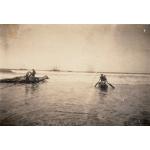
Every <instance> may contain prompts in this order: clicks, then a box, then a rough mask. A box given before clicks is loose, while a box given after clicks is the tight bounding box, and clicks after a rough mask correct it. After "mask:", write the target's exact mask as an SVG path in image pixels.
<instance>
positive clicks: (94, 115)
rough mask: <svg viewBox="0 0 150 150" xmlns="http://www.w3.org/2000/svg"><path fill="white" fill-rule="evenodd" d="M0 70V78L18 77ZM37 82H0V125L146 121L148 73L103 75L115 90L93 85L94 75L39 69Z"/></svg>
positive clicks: (149, 112) (149, 115) (149, 104)
mask: <svg viewBox="0 0 150 150" xmlns="http://www.w3.org/2000/svg"><path fill="white" fill-rule="evenodd" d="M24 73H25V72H23V71H17V72H16V71H15V72H14V73H11V74H4V73H1V74H0V78H6V77H14V76H20V75H23V74H24ZM43 75H48V76H49V77H50V79H49V80H47V81H46V82H43V83H39V84H15V85H14V84H5V83H3V84H2V83H1V84H0V125H150V92H149V91H150V76H149V75H133V74H107V78H108V81H109V82H110V83H111V84H113V85H114V86H115V87H116V88H115V89H112V88H111V87H109V89H108V91H107V92H104V91H101V90H100V89H97V88H95V87H94V84H95V83H96V82H97V81H98V79H99V74H96V73H72V72H68V73H67V72H44V71H41V72H39V74H37V76H43Z"/></svg>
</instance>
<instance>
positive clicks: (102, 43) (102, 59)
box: [0, 25, 150, 73]
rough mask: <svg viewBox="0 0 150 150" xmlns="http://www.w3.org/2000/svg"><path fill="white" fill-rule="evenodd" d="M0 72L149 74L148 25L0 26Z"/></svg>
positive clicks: (149, 46) (149, 28) (149, 44)
mask: <svg viewBox="0 0 150 150" xmlns="http://www.w3.org/2000/svg"><path fill="white" fill-rule="evenodd" d="M0 57H1V59H0V68H29V69H30V68H35V69H52V68H53V67H55V66H57V67H58V68H60V69H62V70H80V71H101V72H104V71H106V72H139V73H150V67H149V64H150V59H149V57H150V27H149V25H0Z"/></svg>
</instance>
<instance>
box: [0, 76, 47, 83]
mask: <svg viewBox="0 0 150 150" xmlns="http://www.w3.org/2000/svg"><path fill="white" fill-rule="evenodd" d="M46 79H48V76H46V75H45V76H43V77H35V80H34V81H27V80H26V77H25V76H18V77H14V78H7V79H1V80H0V83H27V84H28V83H39V82H42V81H45V80H46Z"/></svg>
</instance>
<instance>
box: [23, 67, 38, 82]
mask: <svg viewBox="0 0 150 150" xmlns="http://www.w3.org/2000/svg"><path fill="white" fill-rule="evenodd" d="M35 74H36V72H35V70H34V69H32V71H28V72H27V73H26V76H25V77H26V81H27V82H35V81H37V78H36V77H35Z"/></svg>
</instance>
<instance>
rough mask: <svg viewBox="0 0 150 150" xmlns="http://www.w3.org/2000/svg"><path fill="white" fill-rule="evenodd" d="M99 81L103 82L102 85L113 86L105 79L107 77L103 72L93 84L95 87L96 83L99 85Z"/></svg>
mask: <svg viewBox="0 0 150 150" xmlns="http://www.w3.org/2000/svg"><path fill="white" fill-rule="evenodd" d="M100 83H103V85H105V84H106V85H107V84H108V85H110V86H111V87H112V88H113V89H114V88H115V87H114V86H113V85H112V84H111V83H109V82H108V81H107V78H106V76H105V75H104V74H101V75H100V79H99V81H98V82H97V83H96V84H95V87H97V85H99V84H100Z"/></svg>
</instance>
